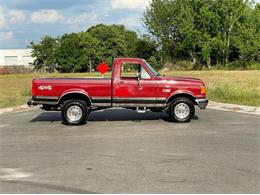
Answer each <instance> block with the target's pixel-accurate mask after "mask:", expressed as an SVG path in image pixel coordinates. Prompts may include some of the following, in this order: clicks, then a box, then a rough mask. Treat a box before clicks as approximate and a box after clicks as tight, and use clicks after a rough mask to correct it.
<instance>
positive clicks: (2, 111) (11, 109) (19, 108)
mask: <svg viewBox="0 0 260 195" xmlns="http://www.w3.org/2000/svg"><path fill="white" fill-rule="evenodd" d="M37 108H39V106H34V107H29V106H28V105H27V104H23V105H20V106H14V107H7V108H0V115H1V114H6V113H11V112H18V111H27V110H34V109H37Z"/></svg>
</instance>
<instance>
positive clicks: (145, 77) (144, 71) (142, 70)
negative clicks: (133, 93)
mask: <svg viewBox="0 0 260 195" xmlns="http://www.w3.org/2000/svg"><path fill="white" fill-rule="evenodd" d="M150 78H151V77H150V75H149V74H148V72H146V70H145V69H144V68H143V67H142V66H141V79H150Z"/></svg>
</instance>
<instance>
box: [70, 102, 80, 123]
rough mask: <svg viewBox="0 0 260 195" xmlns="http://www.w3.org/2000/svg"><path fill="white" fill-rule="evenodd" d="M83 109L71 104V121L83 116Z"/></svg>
mask: <svg viewBox="0 0 260 195" xmlns="http://www.w3.org/2000/svg"><path fill="white" fill-rule="evenodd" d="M82 114H83V113H82V109H81V108H80V107H79V106H76V105H74V106H71V107H69V108H68V110H67V117H68V120H69V121H71V122H75V121H78V120H79V119H80V118H81V117H82Z"/></svg>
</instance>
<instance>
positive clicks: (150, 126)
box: [0, 109, 260, 193]
mask: <svg viewBox="0 0 260 195" xmlns="http://www.w3.org/2000/svg"><path fill="white" fill-rule="evenodd" d="M259 162H260V122H259V115H249V114H239V113H233V112H225V111H216V110H209V109H208V110H206V111H198V112H197V117H195V119H194V120H192V121H191V122H190V123H186V124H176V123H171V122H168V121H167V117H166V114H164V113H145V114H138V113H135V112H134V111H129V110H123V109H119V110H111V109H110V110H105V111H103V112H102V111H98V112H94V113H92V114H91V115H90V122H88V123H87V124H86V125H83V126H78V127H69V126H64V125H63V124H62V123H61V117H60V113H58V112H43V111H41V110H33V111H26V112H19V113H12V114H4V115H1V116H0V192H1V193H260V163H259Z"/></svg>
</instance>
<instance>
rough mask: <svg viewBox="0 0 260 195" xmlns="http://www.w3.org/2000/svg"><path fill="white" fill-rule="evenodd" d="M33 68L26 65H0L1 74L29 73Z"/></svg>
mask: <svg viewBox="0 0 260 195" xmlns="http://www.w3.org/2000/svg"><path fill="white" fill-rule="evenodd" d="M32 72H33V69H32V68H28V67H24V66H3V67H0V75H5V74H27V73H32Z"/></svg>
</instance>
